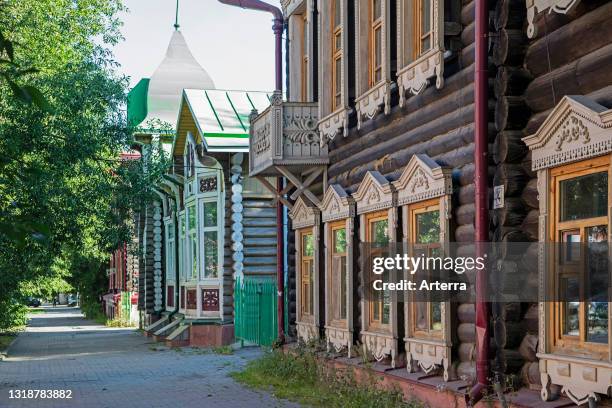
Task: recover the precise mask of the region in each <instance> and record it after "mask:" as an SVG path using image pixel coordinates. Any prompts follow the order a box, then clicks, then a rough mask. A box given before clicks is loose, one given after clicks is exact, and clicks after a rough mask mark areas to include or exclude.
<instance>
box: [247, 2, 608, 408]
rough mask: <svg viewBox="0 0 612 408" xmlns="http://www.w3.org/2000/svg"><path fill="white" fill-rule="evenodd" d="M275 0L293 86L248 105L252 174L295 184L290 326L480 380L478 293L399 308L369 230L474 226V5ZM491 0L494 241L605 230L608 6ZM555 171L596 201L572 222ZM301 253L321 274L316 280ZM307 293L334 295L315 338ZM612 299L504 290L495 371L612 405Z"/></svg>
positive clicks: (551, 275) (459, 236)
mask: <svg viewBox="0 0 612 408" xmlns="http://www.w3.org/2000/svg"><path fill="white" fill-rule="evenodd" d="M281 3H282V5H283V12H284V15H285V19H286V22H287V25H288V28H287V42H288V46H287V49H288V55H287V62H288V65H289V66H288V70H287V71H288V73H289V74H288V78H287V85H288V86H287V87H288V91H287V95H286V99H287V100H286V101H282V100H278V99H276V100H274V103H272V104H271V106H270V107H269V108H268V109H266V110H264V111H263V112H260V114H259V115H258V116H257V117H254V118H253V120H252V122H251V136H250V137H251V140H252V141H251V144H252V146H257V147H256V148H255V149H252V150H251V151H250V163H251V168H250V174H251V175H252V176H254V177H259V176H277V177H285V179H286V180H287V182H288V183H289V185H290V186H291V185H292V186H293V190H292V189H291V188H287V189H286V191H285V192H286V195H284V196H283V197H279V198H278V199H279V200H281V201H282V202H283V203H284V204H285V205H287V206H288V207H290V208H293V209H292V210H291V215H292V217H293V222H294V224H297V225H298V226H296V225H294V228H295V229H296V231H297V235H296V236H295V240H296V241H295V243H294V244H295V251H294V252H293V253H290V254H289V256H290V257H291V258H295V262H293V263H292V264H291V265H290V269H291V271H294V270H296V271H297V275H296V279H295V280H294V281H292V284H294V285H295V289H294V290H295V293H297V294H298V296H297V305H296V309H297V311H298V313H297V321H296V324H297V325H298V331H297V335H298V337H299V338H301V339H302V340H309V339H311V338H313V337H321V338H324V339H325V341H326V342H327V343H328V344H330V346H332V347H334V348H335V349H336V350H338V351H340V350H346V351H348V350H351V351H352V350H354V346H355V345H357V344H361V345H363V349H364V351H365V352H366V353H367V356H368V357H374V358H375V359H377V360H380V361H381V362H383V363H386V364H388V365H389V366H394V367H396V368H398V367H407V369H408V370H409V371H422V372H425V373H426V374H429V375H433V374H436V373H439V374H440V375H441V378H442V381H458V380H461V379H463V380H466V379H467V380H468V381H470V379H471V380H473V379H475V376H476V369H477V367H476V362H475V352H474V350H475V347H476V339H477V333H476V326H475V306H474V304H473V303H452V304H450V303H446V302H443V303H442V304H440V305H431V304H425V305H421V304H419V302H411V301H408V302H406V303H405V305H404V307H402V308H400V307H397V306H394V304H395V305H396V304H397V303H394V302H393V301H390V302H388V299H387V298H386V297H384V296H383V297H382V298H381V299H378V300H376V299H369V298H367V297H366V296H364V291H363V287H362V286H363V285H364V284H366V283H367V282H368V277H367V276H364V275H365V271H364V270H361V269H360V264H361V262H360V257H361V256H362V255H363V254H360V253H359V245H358V242H360V241H361V242H366V241H368V240H376V239H380V240H381V242H387V241H391V242H406V243H410V242H412V243H419V239H420V237H419V233H418V227H417V226H418V223H419V222H426V221H427V220H429V222H433V221H432V220H436V225H437V227H436V228H437V234H438V237H439V239H438V241H439V243H445V242H448V243H450V242H454V243H466V244H467V243H470V242H473V241H474V231H475V226H474V222H475V196H474V191H475V181H474V180H475V164H474V150H475V145H474V132H475V123H474V116H475V115H474V112H475V103H474V101H475V91H474V73H475V65H474V62H475V50H474V48H475V45H474V38H475V35H474V33H475V22H474V18H475V1H474V0H356V1H348V0H330V1H315V0H283V1H281ZM489 7H490V10H489V15H490V25H489V26H490V27H489V31H490V33H489V37H490V47H489V54H488V62H489V64H488V75H489V83H490V87H489V88H490V89H489V92H488V141H489V148H488V169H489V174H488V183H487V184H488V188H489V190H490V191H491V192H493V191H495V193H496V202H495V203H496V207H497V208H493V207H494V206H493V202H492V200H490V203H489V208H490V210H489V212H488V216H489V217H488V218H489V236H490V239H491V241H493V242H537V241H540V242H542V243H550V242H562V241H563V239H565V238H567V239H573V240H581V241H582V242H587V241H589V240H590V241H591V242H592V241H593V240H595V239H596V238H595V237H594V236H591V235H593V234H596V235H597V237H598V238H597V239H599V240H601V239H602V238H601V237H606V240H609V239H610V238H611V237H610V232H609V224H610V214H611V213H612V210H611V207H610V203H611V201H610V186H609V183H610V176H609V172H610V166H611V163H610V150H611V149H612V127H611V126H610V118H611V116H610V112H612V111H611V110H610V108H612V75H610V73H609V72H610V68H611V67H612V58H611V56H612V32H611V30H612V24H610V21H611V18H612V3H611V2H608V1H603V0H592V1H587V0H527V1H526V2H522V1H518V0H490V1H489ZM563 183H569V184H571V183H579V184H581V185H582V187H583V188H584V190H581V191H582V192H583V193H584V194H586V197H585V200H584V206H585V208H584V211H582V212H581V213H580V214H574V215H568V216H567V217H569V218H567V217H566V218H564V216H561V215H560V214H567V213H568V211H570V209H569V208H565V207H563V206H564V205H566V204H563V203H566V202H568V200H570V199H571V198H572V197H561V196H560V195H561V194H562V192H561V191H562V188H561V187H562V185H563ZM569 184H566V185H569ZM586 198H588V199H586ZM353 202H354V204H353ZM570 204H571V203H570ZM587 204H588V205H587ZM353 205H354V206H355V207H354V209H352V208H353V207H351V206H353ZM568 205H569V204H568ZM315 207H318V210H320V211H321V214H322V216H321V219H318V218H317V217H318V215H317V216H314V214H317V208H315ZM587 207H588V208H587ZM341 209H342V210H341ZM334 213H335V214H337V215H331V214H334ZM305 214H309V218H308V217H306V218H308V223H307V224H304V222H305V220H306V218H305ZM340 214H342V215H340ZM570 218H571V219H570ZM570 221H571V222H570ZM336 222H337V223H336ZM313 223H314V224H313ZM317 223H320V224H317ZM303 228H308V229H309V230H311V231H313V232H312V233H313V234H314V237H318V238H319V242H314V243H313V247H314V248H316V249H317V250H318V251H320V252H321V255H320V256H314V253H313V254H311V253H310V252H308V251H305V250H304V246H303V244H302V241H301V240H302V238H303V237H304V236H305V235H303V234H310V232H306V231H305V230H304V231H302V230H303ZM342 229H345V230H344V232H342V234H347V235H346V238H343V242H344V240H345V241H346V243H347V244H346V245H341V246H339V247H338V250H336V249H335V248H334V244H330V243H331V242H333V240H334V239H336V238H334V231H341V230H342ZM570 232H571V234H570ZM301 234H302V235H301ZM589 234H591V235H589ZM564 237H565V238H564ZM349 243H351V244H350V245H349ZM421 243H422V244H426V245H425V246H427V245H429V246H431V244H432V243H423V242H421ZM349 249H350V251H349ZM430 249H431V248H430ZM542 258H543V255H541V256H540V259H542ZM503 261H504V262H508V263H512V262H514V261H512V260H510V259H507V260H503ZM312 262H315V263H316V262H318V264H317V265H312V264H311V263H312ZM304 265H308V267H309V268H310V270H312V271H317V272H316V273H315V277H316V279H314V280H311V279H306V275H305V274H304V273H303V271H304V268H305V267H304ZM530 267H532V268H535V267H536V266H535V265H531V266H530ZM292 268H295V269H292ZM555 273H556V272H554V271H552V272H551V271H550V270H548V269H547V268H545V267H543V266H540V272H539V275H540V281H539V283H538V282H530V284H535V285H539V292H540V295H541V296H544V295H545V294H546V293H548V292H547V291H549V290H553V289H554V288H555V287H557V288H558V287H559V285H558V284H553V285H552V288H553V289H551V286H550V285H549V284H548V282H553V283H554V282H558V280H555V279H557V278H556V277H555V276H556V275H555ZM337 276H342V277H345V279H346V282H345V283H339V282H338V280H337ZM574 278H576V277H575V276H574ZM576 279H578V278H576ZM313 284H314V285H315V286H316V285H319V287H314V288H311V287H310V286H309V285H313ZM555 285H557V286H555ZM607 285H608V287H610V281H609V280H608V282H607ZM321 286H322V287H321ZM309 291H312V293H315V294H318V293H323V294H324V295H323V296H319V297H318V298H317V299H318V300H317V302H318V303H319V304H317V305H316V312H317V313H318V314H319V318H318V319H314V322H315V325H318V326H317V328H318V331H316V333H315V334H313V331H312V330H310V329H309V330H308V331H305V330H303V329H299V327H300V326H302V325H304V324H306V323H307V322H306V320H307V319H304V318H303V313H302V315H300V310H302V309H303V308H304V307H306V305H305V303H304V302H306V301H308V302H310V301H312V299H314V297H313V298H311V297H307V296H305V295H303V293H307V292H308V293H309ZM345 298H346V301H345V300H344V299H345ZM321 303H322V304H321ZM313 304H314V303H313ZM308 307H310V305H308ZM343 310H346V312H343ZM609 310H610V299H609V297H608V298H607V299H606V298H605V297H604V298H603V299H596V300H593V301H591V302H590V303H589V302H577V303H576V304H571V305H570V304H568V302H557V303H554V302H542V303H540V304H538V303H537V302H532V303H516V302H515V303H505V304H496V305H493V307H492V308H491V317H490V321H489V326H490V327H491V328H493V329H494V330H491V337H492V338H491V340H490V341H491V344H494V347H493V348H492V349H491V355H490V360H491V364H490V366H491V367H492V371H491V373H490V377H491V378H494V377H495V378H499V376H502V377H503V376H504V375H508V374H515V375H517V376H518V377H519V378H521V380H522V382H521V383H522V385H523V386H524V389H530V390H541V391H540V392H541V398H542V399H544V400H550V399H556V398H559V397H563V398H569V399H570V400H571V401H573V402H574V403H576V404H583V403H586V402H587V401H592V402H595V401H599V400H603V399H606V400H607V401H608V402H609V397H610V393H611V392H612V388H611V386H610V384H612V377H611V376H612V348H611V347H612V346H611V344H612V343H611V342H610V337H612V336H611V329H610V327H611V326H612V324H611V320H610V312H609ZM568 313H569V314H568ZM570 314H571V315H570ZM595 315H597V316H596V317H593V316H595ZM322 316H323V317H322ZM347 320H348V321H347ZM309 327H311V326H309ZM347 336H348V337H347ZM415 378H417V377H415ZM415 381H417V382H418V378H417V379H416V380H415Z"/></svg>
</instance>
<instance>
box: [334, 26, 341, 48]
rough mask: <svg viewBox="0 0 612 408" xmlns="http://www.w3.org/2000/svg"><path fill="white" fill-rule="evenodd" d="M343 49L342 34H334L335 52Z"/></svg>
mask: <svg viewBox="0 0 612 408" xmlns="http://www.w3.org/2000/svg"><path fill="white" fill-rule="evenodd" d="M341 49H342V32H340V31H338V32H337V33H336V34H334V52H338V51H340V50H341Z"/></svg>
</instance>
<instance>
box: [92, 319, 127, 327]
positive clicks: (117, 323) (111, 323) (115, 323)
mask: <svg viewBox="0 0 612 408" xmlns="http://www.w3.org/2000/svg"><path fill="white" fill-rule="evenodd" d="M104 320H105V321H104V325H105V326H107V327H136V326H135V325H134V324H132V323H131V322H126V321H125V320H122V319H112V320H108V319H104ZM96 321H97V320H96Z"/></svg>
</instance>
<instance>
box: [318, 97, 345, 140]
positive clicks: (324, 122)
mask: <svg viewBox="0 0 612 408" xmlns="http://www.w3.org/2000/svg"><path fill="white" fill-rule="evenodd" d="M348 118H349V108H348V107H346V106H343V107H341V108H338V109H336V110H335V111H334V112H332V113H330V114H329V115H327V116H325V117H324V118H321V119H320V120H319V123H318V127H319V133H320V134H321V143H323V144H324V143H326V142H327V140H328V139H329V140H330V141H331V140H334V138H335V137H336V136H337V135H338V134H339V133H340V130H342V135H343V136H344V137H347V136H348V131H349V127H348Z"/></svg>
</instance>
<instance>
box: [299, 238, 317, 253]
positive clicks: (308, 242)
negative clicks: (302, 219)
mask: <svg viewBox="0 0 612 408" xmlns="http://www.w3.org/2000/svg"><path fill="white" fill-rule="evenodd" d="M302 250H303V251H304V256H313V255H314V238H313V236H312V234H305V235H303V236H302Z"/></svg>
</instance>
